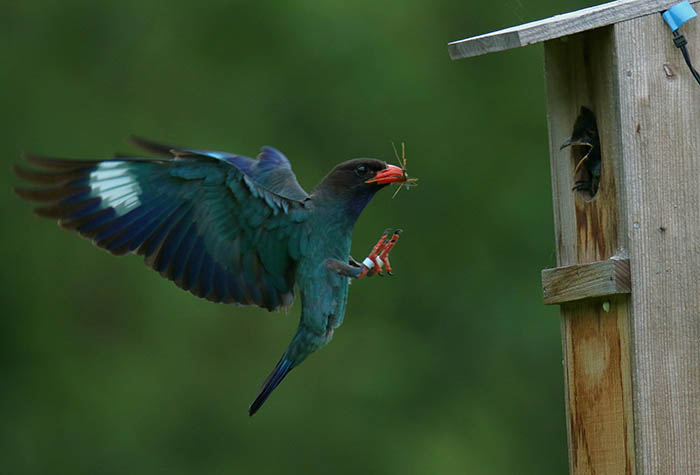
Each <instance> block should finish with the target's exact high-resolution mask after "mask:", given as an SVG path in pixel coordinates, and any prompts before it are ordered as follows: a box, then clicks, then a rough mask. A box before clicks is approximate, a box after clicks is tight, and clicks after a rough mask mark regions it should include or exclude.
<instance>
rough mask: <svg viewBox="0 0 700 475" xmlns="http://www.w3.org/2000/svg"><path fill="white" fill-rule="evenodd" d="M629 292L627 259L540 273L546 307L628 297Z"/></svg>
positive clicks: (609, 260)
mask: <svg viewBox="0 0 700 475" xmlns="http://www.w3.org/2000/svg"><path fill="white" fill-rule="evenodd" d="M631 290H632V286H631V283H630V261H629V259H608V260H606V261H600V262H593V263H591V264H577V265H573V266H565V267H556V268H554V269H545V270H543V271H542V291H543V294H544V303H545V304H546V305H552V304H557V303H565V302H573V301H574V300H581V299H586V298H591V297H602V296H605V295H614V294H628V293H630V291H631Z"/></svg>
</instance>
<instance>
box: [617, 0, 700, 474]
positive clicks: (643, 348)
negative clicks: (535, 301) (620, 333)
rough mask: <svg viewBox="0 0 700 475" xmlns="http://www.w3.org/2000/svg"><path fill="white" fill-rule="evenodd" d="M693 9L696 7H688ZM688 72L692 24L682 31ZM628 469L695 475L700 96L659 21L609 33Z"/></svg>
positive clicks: (697, 34) (699, 58)
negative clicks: (628, 343) (624, 247)
mask: <svg viewBox="0 0 700 475" xmlns="http://www.w3.org/2000/svg"><path fill="white" fill-rule="evenodd" d="M696 5H697V4H696ZM680 31H681V33H682V34H683V35H684V36H685V37H686V39H687V40H688V48H689V52H690V55H691V58H692V59H693V60H694V62H695V65H696V68H697V65H699V64H700V20H698V19H695V20H692V21H690V22H688V23H686V24H685V25H683V27H682V28H681V30H680ZM614 41H615V49H616V51H617V55H618V65H619V71H618V78H617V80H618V81H619V101H620V118H621V120H620V123H621V133H622V147H623V149H622V152H623V153H622V157H623V160H622V161H623V172H624V179H623V181H622V185H623V186H622V187H621V188H622V189H621V191H622V194H624V195H625V196H626V201H627V203H628V213H627V214H626V215H625V216H624V219H626V220H627V228H628V236H629V239H628V241H629V250H630V259H631V277H632V301H631V314H632V320H631V331H632V334H631V340H632V361H633V368H634V373H633V382H634V416H635V436H636V446H637V464H638V466H639V469H640V472H642V473H679V474H686V473H687V474H691V473H692V474H697V473H700V87H698V84H697V83H695V82H694V80H693V78H692V76H691V75H690V72H689V71H688V69H687V67H686V65H685V63H684V61H683V58H682V56H681V53H680V51H678V50H677V49H676V48H675V47H674V46H673V42H672V39H671V34H670V32H669V30H668V28H667V27H666V25H665V24H664V22H663V20H662V19H661V18H660V17H659V16H658V15H654V16H648V17H643V18H637V19H634V20H630V21H626V22H623V23H619V24H617V25H615V28H614Z"/></svg>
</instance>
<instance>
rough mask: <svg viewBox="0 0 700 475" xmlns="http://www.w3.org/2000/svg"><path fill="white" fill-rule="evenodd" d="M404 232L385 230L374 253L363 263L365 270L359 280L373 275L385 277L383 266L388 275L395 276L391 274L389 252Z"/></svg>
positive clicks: (373, 250)
mask: <svg viewBox="0 0 700 475" xmlns="http://www.w3.org/2000/svg"><path fill="white" fill-rule="evenodd" d="M402 232H403V229H395V230H393V232H392V229H391V228H387V229H385V230H384V232H383V233H382V237H380V238H379V241H377V244H375V245H374V247H373V248H372V252H370V253H369V255H368V256H367V258H366V259H365V260H364V261H362V268H363V269H362V272H360V274H359V275H358V276H357V278H358V279H359V278H362V277H366V276H372V275H379V276H383V275H384V274H383V273H382V266H383V267H384V269H386V273H387V274H388V275H390V276H393V275H394V274H393V273H392V272H391V270H392V269H391V264H390V263H389V252H391V249H392V248H393V247H394V246H395V245H396V242H397V241H398V240H399V235H400V234H401V233H402Z"/></svg>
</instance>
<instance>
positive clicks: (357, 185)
mask: <svg viewBox="0 0 700 475" xmlns="http://www.w3.org/2000/svg"><path fill="white" fill-rule="evenodd" d="M406 178H407V177H406V174H405V173H404V170H403V169H402V168H400V167H397V166H396V165H389V164H387V163H386V162H384V161H382V160H377V159H375V158H355V159H353V160H348V161H347V162H343V163H341V164H339V165H337V166H336V167H335V168H333V170H331V171H330V173H328V175H326V177H325V178H324V179H323V181H321V183H320V184H319V185H318V187H317V188H316V190H315V191H314V195H316V196H318V197H319V198H320V197H323V198H324V199H326V200H331V201H337V200H340V201H342V202H344V203H347V206H348V207H349V211H350V213H351V214H352V215H354V217H355V218H357V216H359V214H360V212H362V209H363V208H364V207H365V206H366V205H367V203H368V202H369V200H370V199H372V197H373V196H374V194H375V193H376V192H377V191H379V190H381V189H382V188H384V187H385V186H387V185H389V184H391V183H401V182H404V181H406Z"/></svg>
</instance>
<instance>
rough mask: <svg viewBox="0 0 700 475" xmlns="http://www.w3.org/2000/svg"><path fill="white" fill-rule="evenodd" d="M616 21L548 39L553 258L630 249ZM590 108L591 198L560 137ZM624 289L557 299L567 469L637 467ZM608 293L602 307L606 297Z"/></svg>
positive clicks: (565, 260) (560, 260)
mask: <svg viewBox="0 0 700 475" xmlns="http://www.w3.org/2000/svg"><path fill="white" fill-rule="evenodd" d="M612 29H613V27H612V26H609V27H604V28H599V29H596V30H591V31H586V32H584V33H580V34H578V35H574V36H571V37H569V39H568V41H561V40H552V41H548V42H546V43H545V48H544V49H545V73H546V81H547V121H548V125H549V148H550V163H551V171H552V196H553V199H554V222H555V231H556V251H557V265H558V266H560V267H562V266H570V265H577V264H586V263H593V262H597V261H604V260H608V259H610V258H611V257H613V256H615V255H618V256H619V255H622V256H624V255H626V250H625V247H624V245H625V237H626V224H625V223H626V221H625V220H624V219H619V217H620V216H625V213H626V209H625V206H624V201H623V200H618V194H617V186H618V183H619V180H620V173H621V172H620V166H619V163H618V160H619V156H620V153H619V151H620V148H621V145H620V124H619V115H618V113H617V108H616V105H615V103H614V101H612V100H611V98H612V97H613V93H614V91H616V90H617V76H616V67H615V65H616V63H615V54H614V49H613V46H614V43H613V35H612ZM581 106H586V107H588V108H589V109H591V110H592V111H593V112H594V113H595V115H596V119H597V127H598V132H599V136H600V140H601V150H602V154H601V155H602V166H603V168H602V175H601V181H600V188H599V191H598V193H597V194H596V196H595V197H593V199H590V200H587V199H586V197H585V196H584V195H583V194H582V193H579V192H572V187H573V171H574V162H575V157H574V156H573V152H572V151H571V150H570V149H564V150H560V145H561V144H562V142H564V140H565V139H567V138H568V137H569V136H570V135H571V132H572V129H573V124H574V121H575V120H576V117H577V116H578V114H579V111H580V107H581ZM629 300H630V296H629V295H618V296H611V297H610V296H609V297H605V298H604V299H585V300H579V301H576V302H570V303H566V304H563V305H561V332H562V352H563V356H564V375H565V401H566V412H567V432H568V440H569V464H570V472H571V473H573V474H583V473H586V474H587V473H596V474H605V473H610V474H631V473H635V455H634V454H635V449H634V426H633V412H632V407H633V406H632V384H631V372H630V363H629V362H630V359H629V358H630V356H629V355H630V349H629V320H628V319H629ZM604 301H608V302H609V303H610V308H609V310H610V311H609V312H605V309H604V308H603V302H604Z"/></svg>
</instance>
